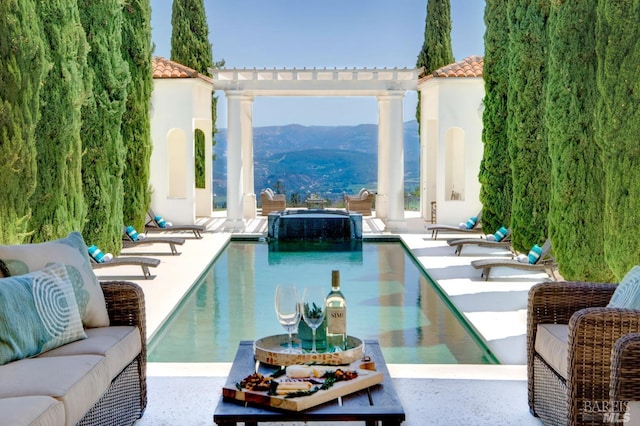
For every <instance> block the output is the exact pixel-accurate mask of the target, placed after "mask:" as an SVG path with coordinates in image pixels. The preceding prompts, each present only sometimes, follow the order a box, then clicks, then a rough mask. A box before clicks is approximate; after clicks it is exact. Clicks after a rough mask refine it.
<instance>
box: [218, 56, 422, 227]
mask: <svg viewBox="0 0 640 426" xmlns="http://www.w3.org/2000/svg"><path fill="white" fill-rule="evenodd" d="M210 72H211V74H212V76H213V82H214V83H213V84H214V89H215V90H224V92H225V96H226V98H227V222H226V226H225V228H227V229H229V230H242V229H243V228H244V226H245V220H246V219H252V218H254V217H255V215H256V194H255V188H254V179H253V177H254V161H253V117H252V114H253V99H254V97H256V96H278V97H279V96H323V97H325V96H375V97H376V98H377V100H378V188H377V197H376V217H378V218H381V219H382V220H384V222H385V226H386V228H387V229H389V230H402V229H405V228H406V226H407V224H406V221H405V217H404V149H403V131H402V128H403V112H402V100H403V98H404V95H405V93H406V91H407V90H417V85H418V77H419V76H420V74H421V73H422V72H423V69H422V68H417V69H406V68H404V69H397V68H393V69H387V68H384V69H377V68H372V69H367V68H364V69H355V68H354V69H346V68H345V69H316V68H313V69H306V68H303V69H296V68H293V69H286V68H285V69H262V70H258V69H255V68H254V69H235V68H234V69H210Z"/></svg>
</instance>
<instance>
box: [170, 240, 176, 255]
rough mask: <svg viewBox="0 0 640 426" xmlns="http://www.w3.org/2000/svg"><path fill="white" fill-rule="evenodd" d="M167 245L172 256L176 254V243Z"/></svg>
mask: <svg viewBox="0 0 640 426" xmlns="http://www.w3.org/2000/svg"><path fill="white" fill-rule="evenodd" d="M169 247H171V254H173V255H174V256H175V255H176V254H178V250H177V249H176V245H175V244H173V243H171V244H169Z"/></svg>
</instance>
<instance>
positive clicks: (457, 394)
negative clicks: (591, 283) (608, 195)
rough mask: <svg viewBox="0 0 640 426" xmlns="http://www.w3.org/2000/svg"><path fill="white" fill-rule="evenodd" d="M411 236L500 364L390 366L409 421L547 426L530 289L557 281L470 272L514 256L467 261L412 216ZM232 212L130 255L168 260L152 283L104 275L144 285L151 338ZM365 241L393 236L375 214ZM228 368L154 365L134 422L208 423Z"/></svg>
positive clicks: (133, 274) (474, 251)
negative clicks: (475, 263)
mask: <svg viewBox="0 0 640 426" xmlns="http://www.w3.org/2000/svg"><path fill="white" fill-rule="evenodd" d="M406 215H407V223H408V230H407V232H406V233H401V234H399V236H400V238H402V240H403V241H404V243H405V244H406V246H407V247H408V248H409V250H410V251H411V252H412V254H413V256H414V257H415V258H416V259H417V260H418V261H419V262H420V263H421V264H422V265H423V266H424V268H425V269H426V270H427V271H428V272H429V274H430V275H431V276H432V277H433V278H434V279H435V280H436V281H437V282H438V284H439V285H440V286H441V287H442V289H443V290H444V291H445V292H446V293H447V295H448V296H449V298H450V299H451V301H452V302H453V304H454V305H455V306H456V307H457V308H458V310H459V311H460V312H461V313H463V314H464V315H465V316H466V317H467V319H468V320H469V321H470V322H471V324H472V325H473V326H474V327H475V328H476V330H477V331H478V332H479V333H480V334H481V335H482V336H483V338H484V339H485V341H486V342H487V344H488V345H489V347H490V348H491V349H492V351H493V352H494V354H495V355H496V356H497V357H498V359H499V360H500V361H501V362H502V365H399V364H391V365H389V370H390V372H391V376H392V377H393V380H394V384H395V386H396V389H397V391H398V394H399V395H400V398H401V400H402V402H403V406H404V409H405V411H406V415H407V419H406V421H405V423H404V424H406V425H411V426H414V425H415V426H418V425H420V426H421V425H514V424H518V425H540V424H542V423H541V422H540V420H538V419H537V418H534V417H533V416H531V415H530V414H529V411H528V405H527V382H526V366H525V363H526V353H525V346H526V345H525V333H526V305H527V292H528V289H529V288H530V287H531V286H532V285H534V284H536V283H538V282H540V281H545V280H549V278H548V277H547V276H546V275H544V274H540V273H536V274H532V273H529V272H524V271H518V270H509V269H496V270H495V272H492V278H491V280H490V281H487V282H485V281H484V280H483V279H482V278H481V277H480V271H477V270H475V269H474V268H472V267H471V266H470V262H471V261H472V260H474V259H479V258H486V257H491V256H505V257H510V254H509V252H508V251H505V250H493V249H488V248H481V247H468V248H465V251H464V253H463V255H462V256H460V257H458V256H455V255H454V254H453V248H451V247H449V246H448V245H447V244H446V241H445V240H446V238H449V237H453V236H457V235H447V234H441V235H439V239H438V240H432V239H431V234H430V232H429V233H427V232H426V230H425V222H423V220H422V219H420V218H419V217H417V216H418V215H417V213H415V212H407V214H406ZM224 221H225V218H224V212H216V215H215V216H214V217H212V218H206V219H200V220H199V223H201V224H204V225H206V226H207V229H208V232H206V233H205V234H204V238H203V239H202V240H196V239H190V235H188V234H184V237H185V238H187V242H186V243H185V244H184V245H183V246H181V247H180V252H181V254H180V255H178V256H171V255H170V254H164V253H161V251H162V250H163V249H164V248H162V247H154V246H152V245H150V246H146V247H138V248H130V249H126V250H124V251H123V254H134V253H135V254H142V255H149V256H154V257H157V258H159V259H161V263H160V265H159V266H158V267H157V268H155V269H153V270H152V274H153V277H152V279H150V280H144V279H142V277H141V276H140V269H139V267H127V266H122V267H117V268H116V267H114V268H109V269H103V270H100V271H97V272H98V276H99V278H100V279H102V280H105V279H126V280H132V281H135V282H137V283H139V284H140V285H141V287H142V288H143V290H144V293H145V297H146V303H147V325H148V331H147V335H148V338H149V339H150V338H151V337H153V335H154V333H155V332H156V331H157V330H158V328H159V327H160V326H161V324H162V322H163V321H164V319H165V318H166V317H167V315H169V313H170V312H171V311H172V310H173V308H174V307H175V306H176V305H177V304H178V303H179V302H180V300H181V298H182V297H183V296H184V295H185V294H186V293H187V292H188V290H189V289H190V287H191V286H192V285H193V284H194V282H196V281H197V279H198V278H199V275H200V274H201V273H202V271H203V270H204V269H205V268H206V267H208V266H209V264H210V263H211V261H212V259H213V258H214V257H215V254H216V253H218V252H219V251H220V250H221V249H222V248H223V247H224V245H225V244H226V243H227V241H228V240H229V238H230V237H231V234H229V233H228V232H224V230H223V228H224ZM266 222H267V219H266V218H263V217H258V218H256V219H254V220H251V221H250V222H249V223H248V224H247V228H246V230H245V233H249V234H260V233H261V232H264V231H265V229H266ZM364 222H365V223H364V235H365V238H366V237H367V236H369V235H376V234H385V232H384V224H383V223H382V222H381V221H380V220H377V219H375V217H371V218H369V217H368V218H365V220H364ZM229 367H230V364H229V363H204V364H199V363H195V364H194V363H189V364H175V363H149V364H148V375H147V377H148V387H149V389H148V396H149V403H148V406H147V409H146V412H145V414H144V416H143V418H142V419H140V420H139V421H138V422H137V423H136V425H139V426H148V425H210V424H213V420H212V416H213V412H214V410H215V406H216V404H217V401H218V399H219V398H220V392H221V387H222V385H223V383H224V381H225V377H226V375H227V372H228V370H229Z"/></svg>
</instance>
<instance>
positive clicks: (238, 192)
mask: <svg viewBox="0 0 640 426" xmlns="http://www.w3.org/2000/svg"><path fill="white" fill-rule="evenodd" d="M225 96H226V98H227V221H226V222H225V229H226V230H229V231H241V230H243V229H244V220H243V219H242V194H243V192H244V191H243V190H244V188H243V179H242V176H243V170H242V169H243V164H242V149H241V148H242V125H241V121H242V120H241V105H240V100H241V98H242V92H241V91H238V90H227V91H226V92H225Z"/></svg>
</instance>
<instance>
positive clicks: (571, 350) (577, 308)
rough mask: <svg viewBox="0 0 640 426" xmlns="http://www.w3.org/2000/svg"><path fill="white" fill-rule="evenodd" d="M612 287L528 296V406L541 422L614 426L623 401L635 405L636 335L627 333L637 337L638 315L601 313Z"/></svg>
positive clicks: (571, 285)
mask: <svg viewBox="0 0 640 426" xmlns="http://www.w3.org/2000/svg"><path fill="white" fill-rule="evenodd" d="M620 285H622V283H621V284H620ZM616 287H617V285H616V284H601V283H585V282H556V283H541V284H537V285H535V286H533V287H532V288H531V290H530V291H529V300H528V308H527V378H528V402H529V410H530V411H531V413H532V414H533V415H535V416H538V417H540V418H541V419H542V420H543V422H544V423H545V424H547V425H551V424H557V425H559V424H562V425H592V424H593V425H595V424H598V425H601V424H613V423H615V424H622V423H621V422H619V420H622V419H623V418H624V413H625V410H626V409H627V404H626V402H627V401H640V334H633V335H631V334H628V333H637V332H639V331H640V311H639V310H635V309H625V308H621V307H608V306H607V305H609V304H610V303H611V302H613V300H614V299H613V298H612V296H613V295H614V291H615V290H616ZM614 306H620V305H618V304H614ZM634 404H637V403H634ZM612 419H614V420H616V421H615V422H614V421H612ZM632 420H633V419H632ZM635 420H637V418H636V419H635Z"/></svg>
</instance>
